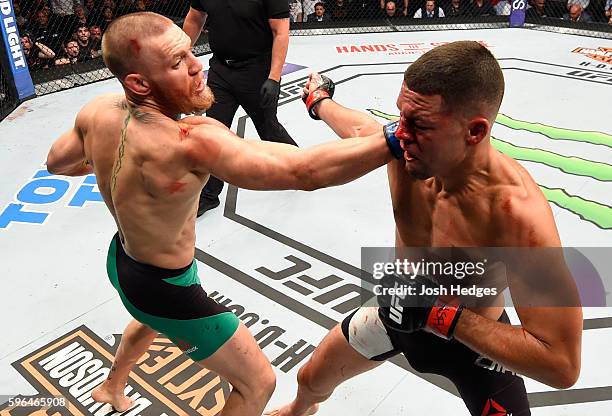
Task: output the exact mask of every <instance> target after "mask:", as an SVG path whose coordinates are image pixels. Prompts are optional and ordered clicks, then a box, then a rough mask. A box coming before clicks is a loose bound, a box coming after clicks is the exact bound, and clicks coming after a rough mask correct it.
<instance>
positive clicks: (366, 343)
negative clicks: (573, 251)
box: [341, 307, 531, 416]
mask: <svg viewBox="0 0 612 416" xmlns="http://www.w3.org/2000/svg"><path fill="white" fill-rule="evenodd" d="M371 310H374V308H363V307H362V308H360V309H358V310H356V311H355V312H353V313H352V314H350V315H349V316H347V317H346V318H345V319H344V320H343V321H342V325H341V327H342V333H343V334H344V337H345V338H346V340H347V341H348V342H349V344H351V345H353V347H355V346H356V345H359V348H360V349H361V353H362V355H364V356H367V357H368V358H370V359H371V360H375V361H384V360H387V359H389V358H391V357H392V356H394V355H397V354H399V353H403V354H404V356H405V357H406V359H407V360H408V362H409V363H410V365H411V366H412V368H414V369H415V370H416V371H418V372H419V373H431V374H438V375H440V376H443V377H446V378H447V379H449V380H450V381H452V382H453V384H454V385H455V386H456V387H457V390H458V391H459V394H460V395H461V398H462V399H463V401H464V403H465V405H466V406H467V408H468V410H469V412H470V415H472V416H483V415H485V416H488V415H499V416H501V415H508V414H511V415H513V416H528V415H530V414H531V412H530V410H529V402H528V401H527V391H526V390H525V384H524V382H523V379H522V378H521V377H520V376H518V375H516V374H514V373H512V372H511V371H509V370H507V369H505V368H503V367H502V366H501V365H500V364H499V363H497V362H494V361H491V360H490V359H488V358H486V357H482V356H480V354H478V353H476V352H475V351H473V350H471V349H469V348H468V347H467V346H465V345H464V344H462V343H460V342H459V341H457V340H454V339H453V340H450V341H447V340H445V339H442V338H440V337H437V336H435V335H433V334H430V333H428V332H425V331H417V332H413V333H405V332H399V331H397V330H395V329H393V328H392V327H390V326H388V325H386V324H385V322H384V320H382V319H381V320H380V323H381V324H382V326H379V325H377V319H367V318H368V317H372V315H369V316H368V315H367V313H368V312H371ZM374 313H376V314H377V315H378V311H377V310H376V312H374ZM378 317H379V318H380V315H378ZM364 318H366V319H364ZM499 322H503V323H506V324H507V323H509V322H510V320H509V319H508V315H507V314H506V312H504V313H503V314H502V316H501V317H500V318H499ZM383 338H384V339H383ZM381 340H382V341H385V342H381Z"/></svg>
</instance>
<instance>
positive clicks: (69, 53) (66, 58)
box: [55, 40, 81, 66]
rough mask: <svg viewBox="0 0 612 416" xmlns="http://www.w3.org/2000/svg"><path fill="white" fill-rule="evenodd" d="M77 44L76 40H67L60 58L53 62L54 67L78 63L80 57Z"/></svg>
mask: <svg viewBox="0 0 612 416" xmlns="http://www.w3.org/2000/svg"><path fill="white" fill-rule="evenodd" d="M80 52H81V51H80V49H79V44H78V43H77V41H76V40H69V41H68V42H66V46H64V52H63V54H62V56H61V57H59V58H58V59H56V60H55V65H58V66H59V65H68V64H71V65H72V64H75V63H77V62H79V55H80Z"/></svg>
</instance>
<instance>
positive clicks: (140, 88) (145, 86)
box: [123, 74, 151, 95]
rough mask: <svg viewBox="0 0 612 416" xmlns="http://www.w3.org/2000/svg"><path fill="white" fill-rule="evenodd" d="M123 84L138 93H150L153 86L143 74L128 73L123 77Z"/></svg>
mask: <svg viewBox="0 0 612 416" xmlns="http://www.w3.org/2000/svg"><path fill="white" fill-rule="evenodd" d="M123 85H124V86H125V87H126V88H128V89H129V90H130V91H132V92H133V93H135V94H138V95H149V93H150V92H151V86H150V85H149V82H148V81H147V79H146V78H145V77H143V76H142V75H141V74H128V75H126V76H125V78H123Z"/></svg>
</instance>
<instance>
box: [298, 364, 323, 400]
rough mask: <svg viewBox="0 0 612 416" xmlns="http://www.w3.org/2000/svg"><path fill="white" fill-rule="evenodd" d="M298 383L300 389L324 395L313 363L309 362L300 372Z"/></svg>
mask: <svg viewBox="0 0 612 416" xmlns="http://www.w3.org/2000/svg"><path fill="white" fill-rule="evenodd" d="M297 381H298V385H299V386H300V388H303V389H306V390H308V391H310V392H311V393H322V392H321V391H319V390H321V389H320V385H319V384H318V383H317V377H316V374H315V372H314V368H313V366H312V364H311V362H310V361H309V362H307V363H306V365H304V366H302V368H300V369H299V370H298V374H297Z"/></svg>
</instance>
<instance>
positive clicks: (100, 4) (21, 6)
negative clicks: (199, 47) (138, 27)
mask: <svg viewBox="0 0 612 416" xmlns="http://www.w3.org/2000/svg"><path fill="white" fill-rule="evenodd" d="M13 5H14V11H15V16H16V20H17V26H18V28H19V34H20V36H21V44H22V46H23V49H24V53H25V55H26V56H27V60H28V66H29V68H30V71H37V70H40V69H46V68H50V67H53V66H58V65H66V64H74V63H77V62H85V61H88V60H91V59H94V58H97V57H99V56H100V55H101V41H102V34H103V33H104V31H105V30H106V28H107V27H108V25H109V24H110V22H111V21H112V20H113V19H114V18H116V17H118V16H121V15H124V14H127V13H132V12H137V11H153V12H157V13H161V14H164V15H166V16H169V17H171V18H172V17H176V18H182V17H184V16H185V14H187V10H188V9H189V2H187V1H180V2H177V1H176V0H81V1H74V0H13Z"/></svg>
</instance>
